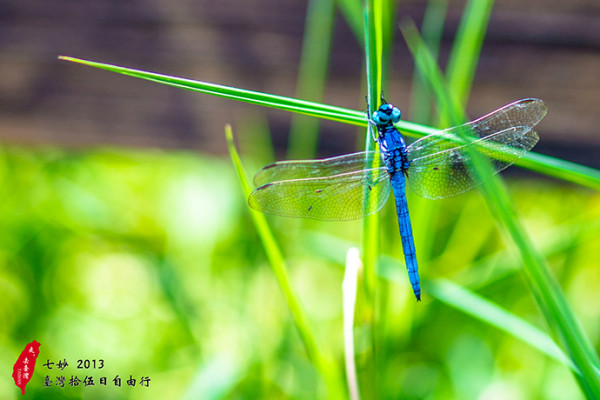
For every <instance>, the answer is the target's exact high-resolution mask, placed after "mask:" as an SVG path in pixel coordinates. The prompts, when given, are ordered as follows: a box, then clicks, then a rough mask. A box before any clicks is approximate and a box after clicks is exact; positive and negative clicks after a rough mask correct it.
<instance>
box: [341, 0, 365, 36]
mask: <svg viewBox="0 0 600 400" xmlns="http://www.w3.org/2000/svg"><path fill="white" fill-rule="evenodd" d="M336 3H337V5H338V7H339V9H340V10H341V11H342V14H343V16H344V19H345V20H346V22H347V23H348V26H350V29H351V30H352V33H354V37H356V40H357V41H358V43H364V34H363V12H362V7H361V2H359V1H356V0H337V2H336Z"/></svg>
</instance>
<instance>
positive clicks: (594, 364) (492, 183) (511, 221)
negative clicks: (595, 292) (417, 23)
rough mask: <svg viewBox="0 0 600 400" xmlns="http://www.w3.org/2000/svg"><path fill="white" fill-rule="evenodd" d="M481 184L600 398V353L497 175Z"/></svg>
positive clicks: (454, 109) (446, 97) (453, 106)
mask: <svg viewBox="0 0 600 400" xmlns="http://www.w3.org/2000/svg"><path fill="white" fill-rule="evenodd" d="M403 33H404V34H405V38H406V40H407V43H408V44H409V47H410V49H411V51H412V52H413V55H414V56H415V57H419V58H420V60H421V61H420V60H419V59H417V58H415V61H416V63H417V64H418V65H423V66H424V70H423V73H424V74H425V76H426V77H428V78H430V79H431V85H432V87H433V88H434V93H435V94H436V96H437V99H438V100H439V102H440V103H441V107H448V109H447V115H448V116H449V118H451V120H452V121H458V122H460V119H462V118H463V116H464V111H462V109H461V106H460V104H459V102H458V101H457V100H456V97H455V96H453V95H452V94H451V93H449V91H448V87H447V85H446V84H445V82H444V79H443V77H442V74H441V72H440V71H439V68H437V65H432V63H431V62H430V61H431V60H432V59H433V57H432V56H431V55H430V54H428V50H427V48H426V46H425V45H424V43H423V41H422V39H421V38H420V36H419V35H418V32H417V31H416V29H415V28H414V27H413V26H412V25H405V26H404V29H403ZM422 60H427V62H425V63H423V62H422ZM471 158H472V161H473V164H474V169H475V171H476V172H477V174H478V175H479V176H484V175H485V173H484V172H483V171H482V170H485V167H483V166H482V165H480V164H481V160H480V158H481V157H471ZM481 189H482V193H483V194H484V196H485V198H486V200H487V202H488V205H489V207H490V209H491V210H492V212H493V213H494V215H495V216H496V217H497V219H498V220H499V222H500V223H501V224H502V226H503V227H504V228H505V229H506V231H507V232H508V233H509V235H510V237H511V238H512V240H513V241H514V243H515V245H516V247H517V249H518V250H519V252H520V255H521V259H522V261H523V266H524V269H525V272H526V276H527V277H528V278H529V279H528V283H529V285H530V287H531V289H532V293H533V295H534V298H535V299H536V301H537V304H538V306H539V307H540V309H541V310H542V312H543V314H544V316H545V318H546V321H547V323H548V325H549V326H550V328H551V329H552V330H553V332H554V334H555V335H556V336H557V337H558V338H559V339H560V341H561V344H562V345H563V346H564V347H565V349H566V351H567V352H568V354H569V356H570V357H571V359H572V360H573V363H574V364H575V365H576V367H577V368H578V370H579V371H580V372H581V374H580V375H579V374H576V375H575V378H576V379H577V381H578V382H579V384H580V387H581V389H582V391H583V392H584V393H585V394H586V396H587V397H588V398H590V399H596V398H600V376H599V375H598V374H597V369H598V366H599V365H600V362H599V360H598V356H597V354H596V352H595V350H594V349H593V347H592V346H591V344H590V342H589V340H588V339H587V337H586V336H585V334H584V332H583V330H582V329H581V327H580V325H579V323H578V321H577V319H576V317H575V315H574V314H573V311H572V310H571V308H570V306H569V304H568V302H567V301H566V299H565V297H564V295H563V293H562V290H561V289H560V287H559V285H558V283H557V282H556V281H555V279H554V277H553V276H552V275H551V273H550V272H549V268H548V266H547V264H546V262H545V260H544V259H543V257H542V256H541V255H540V254H539V253H538V251H537V250H536V249H535V247H534V246H533V243H532V241H531V239H530V238H529V237H528V236H527V234H526V233H525V231H524V229H523V227H522V226H521V222H520V220H519V218H518V213H517V211H516V210H515V208H514V205H513V202H512V201H511V199H510V196H509V194H508V192H507V190H506V187H505V186H504V185H502V184H501V183H500V180H499V179H497V178H496V177H494V176H487V177H486V178H485V179H483V180H482V185H481Z"/></svg>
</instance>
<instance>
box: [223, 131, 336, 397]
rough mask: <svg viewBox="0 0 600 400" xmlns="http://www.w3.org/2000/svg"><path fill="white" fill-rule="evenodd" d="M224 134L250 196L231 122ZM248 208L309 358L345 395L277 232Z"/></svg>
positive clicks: (332, 387) (333, 389) (332, 391)
mask: <svg viewBox="0 0 600 400" xmlns="http://www.w3.org/2000/svg"><path fill="white" fill-rule="evenodd" d="M225 136H226V139H227V145H228V149H229V154H230V156H231V160H232V162H233V165H234V167H235V170H236V173H237V175H238V178H239V180H240V185H241V186H242V193H243V195H244V199H247V198H248V196H249V195H250V193H251V192H252V189H251V186H250V183H249V182H248V178H247V176H246V173H245V171H244V169H243V167H242V163H241V160H240V157H239V155H238V153H237V149H236V148H235V145H234V143H233V132H232V130H231V126H229V125H227V126H226V127H225ZM249 212H250V215H251V217H252V220H253V221H254V225H255V226H256V230H257V232H258V235H259V237H260V240H261V242H262V245H263V247H264V249H265V253H266V255H267V258H268V260H269V264H270V265H271V268H272V270H273V272H274V274H275V277H276V279H277V283H278V284H279V287H280V288H281V291H282V293H283V296H284V298H285V301H286V303H287V305H288V308H289V310H290V312H291V313H292V317H293V318H294V323H295V324H296V329H297V330H298V333H299V334H300V338H301V339H302V342H303V344H304V348H305V349H306V353H307V355H308V358H309V359H310V361H311V362H312V363H313V365H314V366H315V368H316V369H317V370H318V371H319V372H320V373H321V375H322V376H323V378H324V379H325V382H326V383H327V386H328V389H329V391H330V393H329V395H330V396H331V397H332V398H336V399H337V398H343V397H344V396H343V393H344V390H343V389H342V388H341V385H340V380H339V378H338V377H337V371H336V368H335V366H334V365H333V362H332V361H331V359H332V358H331V357H330V356H329V357H326V356H325V355H324V352H323V351H322V350H320V349H319V348H318V346H317V342H316V340H315V337H314V335H313V332H312V329H311V328H310V324H309V322H308V318H307V317H306V315H305V313H304V311H303V309H302V307H301V306H300V302H299V301H298V299H297V297H296V295H295V293H294V291H293V290H292V287H291V285H290V281H289V278H288V273H287V265H286V263H285V260H284V258H283V255H282V253H281V250H280V249H279V246H278V245H277V241H276V240H275V236H274V235H273V232H272V231H271V229H270V228H269V225H268V223H267V219H266V218H265V215H264V214H262V213H259V212H257V211H254V210H250V209H249Z"/></svg>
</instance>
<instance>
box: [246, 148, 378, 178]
mask: <svg viewBox="0 0 600 400" xmlns="http://www.w3.org/2000/svg"><path fill="white" fill-rule="evenodd" d="M374 163H375V164H374ZM381 165H382V161H381V156H380V153H378V152H375V151H368V152H364V151H363V152H360V153H353V154H346V155H343V156H339V157H332V158H325V159H322V160H300V161H279V162H276V163H273V164H269V165H267V166H266V167H264V168H262V169H261V170H259V171H258V172H257V173H256V175H255V176H254V184H255V185H256V186H262V185H266V184H267V183H271V182H276V181H287V180H294V179H305V178H317V177H325V176H333V175H339V174H344V173H348V172H354V171H359V170H363V169H371V168H375V167H379V166H381Z"/></svg>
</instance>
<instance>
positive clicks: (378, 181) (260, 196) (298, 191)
mask: <svg viewBox="0 0 600 400" xmlns="http://www.w3.org/2000/svg"><path fill="white" fill-rule="evenodd" d="M389 194H390V180H389V174H388V173H387V171H386V169H385V168H383V167H381V168H374V169H367V170H362V171H354V172H348V173H344V174H338V175H333V176H328V177H319V178H305V179H291V180H284V181H275V182H271V183H267V184H266V185H263V186H260V187H259V188H258V189H256V190H255V191H254V192H252V194H251V195H250V197H249V198H248V204H249V205H250V207H252V208H253V209H255V210H258V211H262V212H264V213H268V214H275V215H281V216H285V217H302V218H311V219H318V220H325V221H344V220H351V219H358V218H362V217H364V216H366V215H369V214H373V213H374V212H377V211H378V210H379V209H380V208H381V207H382V206H383V205H384V204H385V201H386V200H387V198H388V196H389ZM367 199H369V200H370V201H367Z"/></svg>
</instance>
